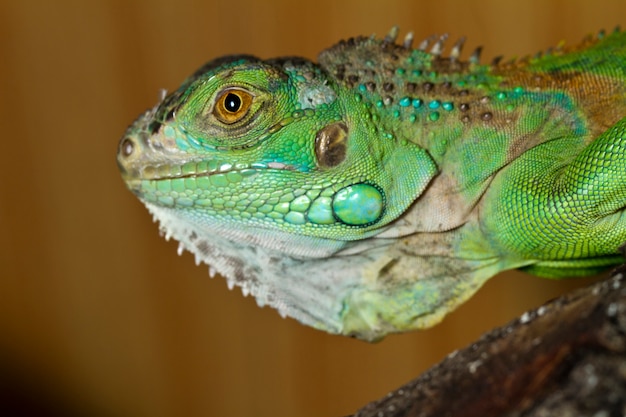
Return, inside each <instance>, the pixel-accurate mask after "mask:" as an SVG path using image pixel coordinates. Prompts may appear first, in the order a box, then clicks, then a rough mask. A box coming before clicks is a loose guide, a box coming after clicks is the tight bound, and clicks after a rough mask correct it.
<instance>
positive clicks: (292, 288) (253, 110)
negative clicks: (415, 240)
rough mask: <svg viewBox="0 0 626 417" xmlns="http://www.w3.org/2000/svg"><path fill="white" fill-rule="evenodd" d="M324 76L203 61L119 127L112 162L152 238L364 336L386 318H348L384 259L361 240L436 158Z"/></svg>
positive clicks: (283, 307) (397, 210)
mask: <svg viewBox="0 0 626 417" xmlns="http://www.w3.org/2000/svg"><path fill="white" fill-rule="evenodd" d="M336 81H337V80H336V77H332V76H330V75H329V74H327V73H326V72H325V71H324V69H323V68H322V67H320V66H318V65H315V64H313V63H312V62H310V61H307V60H304V59H299V58H288V59H278V60H270V61H261V60H259V59H256V58H254V57H250V56H234V57H227V58H222V59H218V60H215V61H213V62H210V63H208V64H207V65H205V66H204V67H202V68H201V69H200V70H198V71H197V72H196V73H195V74H193V75H192V76H191V77H190V78H189V79H187V80H186V81H185V82H184V83H183V84H182V86H181V87H180V88H179V89H178V90H177V91H175V92H173V93H172V94H170V95H168V96H166V97H163V99H162V100H161V102H160V103H159V104H158V105H157V106H156V107H155V108H153V109H152V110H150V111H148V112H146V113H145V114H143V115H142V116H141V117H139V119H138V120H137V121H135V123H134V124H132V125H131V126H130V127H129V128H128V130H127V131H126V133H125V135H124V137H123V138H122V140H121V141H120V146H119V151H118V165H119V167H120V170H121V171H122V175H123V178H124V180H125V181H126V183H127V185H128V187H129V188H130V189H131V190H132V191H133V192H134V193H135V194H136V195H137V196H138V197H139V198H140V199H141V200H142V201H143V202H144V203H145V204H146V206H147V207H148V209H149V210H150V211H151V212H152V213H153V215H154V216H155V218H156V219H157V220H159V222H160V223H161V229H162V230H163V231H164V233H165V234H166V236H168V237H169V236H173V237H174V238H176V239H177V240H179V241H180V242H181V248H183V249H187V250H189V251H191V252H193V253H195V255H196V259H197V260H198V261H203V262H206V263H207V264H209V265H211V268H212V269H211V270H212V271H217V272H219V273H220V274H221V275H223V276H225V277H226V278H227V279H228V283H229V286H232V285H234V284H236V285H239V286H241V287H242V290H243V292H244V294H247V293H248V292H251V293H252V294H254V295H255V296H256V298H257V301H258V302H259V304H261V305H263V304H266V303H268V304H271V305H272V306H274V307H276V308H277V309H278V310H279V312H281V314H283V315H290V316H293V317H295V318H297V319H298V320H300V321H302V322H304V323H307V324H309V325H313V326H315V327H317V328H321V329H324V330H327V331H330V332H342V333H350V334H355V335H358V336H360V337H364V338H368V339H371V338H377V337H380V335H381V334H384V333H386V332H388V331H397V330H398V325H394V326H395V327H393V328H392V329H384V330H383V329H381V328H379V324H378V323H377V322H378V321H380V320H381V319H380V317H379V316H380V315H379V314H378V313H375V311H376V309H377V308H380V307H376V306H374V307H373V310H372V311H369V312H367V311H365V313H363V311H361V312H359V313H358V316H359V317H358V318H357V319H356V321H355V319H351V320H352V322H351V324H349V325H348V324H346V315H347V314H348V311H349V310H350V303H349V302H348V301H347V300H348V298H349V297H351V294H352V293H353V291H355V290H360V289H363V288H364V287H367V286H369V288H368V290H371V291H377V290H376V288H375V287H376V285H378V284H376V279H377V274H378V272H376V271H377V270H379V269H384V268H386V267H387V268H388V266H386V265H387V264H388V263H390V262H391V263H394V262H395V261H394V260H393V259H390V258H388V257H387V258H385V257H381V256H379V255H377V254H376V251H380V250H381V249H380V248H381V247H384V246H385V245H387V246H388V245H389V242H387V241H386V240H385V239H372V237H373V236H376V235H377V234H379V233H381V232H382V231H384V230H385V229H386V228H388V227H389V225H391V224H393V222H394V221H395V220H396V219H398V218H399V217H400V216H401V215H402V214H403V213H404V212H405V211H406V210H407V208H408V207H409V206H410V205H411V204H412V202H413V201H414V200H415V199H416V198H417V197H418V196H419V195H420V193H421V192H422V191H423V190H424V188H425V187H426V186H427V184H428V183H429V181H430V180H431V179H432V178H433V176H434V175H435V171H436V167H435V164H434V162H433V161H432V159H431V158H430V156H429V155H428V154H427V152H426V151H425V150H423V149H422V148H420V147H419V146H417V145H415V143H413V142H411V141H409V140H406V139H404V138H401V137H396V136H394V135H393V134H390V133H389V132H386V131H384V129H381V128H380V124H379V123H377V120H376V118H377V116H376V114H375V112H373V111H372V109H371V106H372V105H371V103H369V102H364V101H363V100H362V97H361V95H360V94H359V93H358V91H357V92H355V91H354V90H352V89H349V90H348V89H345V87H342V86H341V85H340V83H338V82H336ZM374 240H375V241H376V242H374ZM355 253H359V255H354V254H355ZM339 254H341V255H344V256H339ZM350 254H351V255H353V256H347V255H350ZM359 257H360V258H359ZM372 265H374V266H373V267H372ZM367 268H370V269H372V270H371V271H369V270H368V271H369V272H368V271H366V269H367ZM359 308H362V307H359ZM429 309H432V307H431V306H429V305H425V307H424V310H425V311H429ZM352 314H353V315H354V308H353V309H352ZM419 314H421V313H419ZM361 316H363V317H365V316H368V317H369V318H368V319H363V317H361ZM363 321H365V322H367V323H364V322H363ZM414 325H415V324H414V323H412V324H403V325H402V326H405V327H412V326H414Z"/></svg>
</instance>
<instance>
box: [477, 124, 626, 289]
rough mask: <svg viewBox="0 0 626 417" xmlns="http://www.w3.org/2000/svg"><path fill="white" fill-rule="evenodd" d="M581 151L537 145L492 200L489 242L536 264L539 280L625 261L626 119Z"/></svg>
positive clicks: (499, 183)
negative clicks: (622, 251) (622, 248)
mask: <svg viewBox="0 0 626 417" xmlns="http://www.w3.org/2000/svg"><path fill="white" fill-rule="evenodd" d="M578 146H580V145H577V143H576V140H574V139H571V138H570V139H567V138H563V139H557V140H552V141H549V142H546V143H543V144H541V145H538V146H536V147H535V148H533V149H531V150H529V151H527V152H526V153H524V154H523V155H522V156H521V157H520V158H519V159H518V160H516V161H514V162H513V163H512V164H511V165H510V167H509V168H507V169H506V170H505V171H504V172H502V173H501V175H499V176H498V177H496V179H495V180H494V182H493V184H492V186H491V188H490V190H489V192H488V195H486V196H485V216H484V217H483V218H484V219H485V220H484V226H485V227H486V229H487V230H489V232H488V233H486V235H487V236H488V237H490V238H492V239H494V240H497V242H494V243H495V245H496V246H494V247H505V248H507V250H508V251H510V252H512V253H515V254H518V255H520V256H522V257H524V258H526V259H535V260H536V261H537V263H536V264H535V266H533V267H530V268H531V272H533V273H537V274H540V275H544V276H552V277H560V276H568V275H574V274H573V272H575V275H580V274H581V273H590V272H594V271H596V270H598V271H600V270H602V269H604V268H606V266H607V265H611V264H616V263H619V261H620V259H621V256H620V255H618V247H619V246H620V245H621V244H623V243H624V242H625V241H626V214H625V213H626V212H625V207H626V118H625V119H622V120H620V121H619V122H617V123H616V124H615V125H613V126H612V127H611V128H610V129H608V130H607V131H605V132H604V133H603V134H602V135H600V136H599V137H598V138H597V139H596V140H594V141H593V142H591V143H590V144H588V145H587V146H584V147H583V148H582V150H577V149H579V148H578ZM567 152H578V154H576V155H567ZM498 244H499V245H501V246H497V245H498ZM570 269H571V270H570Z"/></svg>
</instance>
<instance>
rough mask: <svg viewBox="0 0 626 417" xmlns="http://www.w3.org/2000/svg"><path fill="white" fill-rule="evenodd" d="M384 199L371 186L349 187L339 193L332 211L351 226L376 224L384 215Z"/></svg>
mask: <svg viewBox="0 0 626 417" xmlns="http://www.w3.org/2000/svg"><path fill="white" fill-rule="evenodd" d="M383 208H384V199H383V195H382V194H381V192H380V190H379V189H378V188H376V187H374V186H373V185H371V184H363V183H361V184H354V185H349V186H347V187H345V188H342V189H341V190H339V191H337V193H336V194H335V196H334V197H333V203H332V209H333V213H334V214H335V217H337V219H338V220H340V221H341V222H343V223H345V224H348V225H351V226H363V225H366V224H370V223H373V222H375V221H376V220H378V219H379V218H380V216H381V215H382V213H383Z"/></svg>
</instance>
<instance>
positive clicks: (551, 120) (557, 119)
mask: <svg viewBox="0 0 626 417" xmlns="http://www.w3.org/2000/svg"><path fill="white" fill-rule="evenodd" d="M396 34H397V33H396V32H395V31H392V32H391V33H390V35H389V36H388V37H387V38H385V39H383V40H379V39H375V38H358V39H351V40H348V41H345V42H341V43H339V44H338V45H336V46H335V47H333V48H331V49H329V50H326V51H324V52H322V54H321V55H320V57H319V64H314V63H312V62H310V61H307V60H304V59H299V58H281V59H274V60H269V61H262V60H259V59H257V58H254V57H250V56H234V57H226V58H222V59H218V60H215V61H212V62H210V63H208V64H207V65H205V66H204V67H203V68H201V69H200V70H198V71H197V72H196V73H195V74H194V75H192V76H191V77H190V78H189V79H188V80H186V81H185V83H184V84H183V85H182V86H181V87H180V88H179V89H178V90H177V91H175V92H174V93H172V94H170V95H169V96H167V97H165V98H164V99H163V100H162V101H161V102H160V103H159V104H158V105H157V106H156V107H155V108H154V109H152V110H151V111H149V112H147V113H145V114H144V115H142V116H141V117H140V118H139V119H138V120H137V121H136V122H135V123H134V124H133V125H132V126H131V127H130V128H129V129H128V131H127V132H126V135H125V137H124V138H123V139H122V141H121V142H120V150H119V155H118V163H119V165H120V168H121V170H122V174H123V177H124V179H125V181H126V182H127V185H128V187H129V188H130V189H131V190H132V191H133V192H134V193H135V194H137V195H138V196H139V198H140V199H141V200H142V201H143V202H144V203H145V204H146V206H147V207H148V209H149V210H150V211H151V212H152V213H153V215H154V216H155V218H156V219H158V220H159V221H160V223H161V228H162V230H164V232H165V234H166V235H168V236H170V235H171V236H173V237H174V238H175V239H177V240H179V241H180V242H181V248H184V249H187V250H189V251H191V252H193V253H195V254H196V257H197V259H198V260H199V261H203V262H206V263H208V264H209V265H211V267H212V268H214V270H216V271H217V272H219V273H220V274H222V275H223V276H225V277H226V278H227V280H228V283H229V286H232V285H238V286H241V287H242V290H243V292H244V294H247V293H248V292H250V293H252V294H253V295H254V296H255V297H256V298H257V301H258V302H259V304H260V305H264V304H270V305H272V306H274V307H275V308H277V309H278V310H279V312H281V314H283V315H289V316H292V317H295V318H296V319H298V320H300V321H301V322H303V323H306V324H309V325H312V326H314V327H317V328H320V329H323V330H326V331H329V332H333V333H343V334H348V335H354V336H357V337H360V338H364V339H368V340H372V339H377V338H380V337H382V336H384V335H385V334H387V333H390V332H399V331H405V330H408V329H413V328H422V327H427V326H430V325H433V324H434V323H436V322H438V321H439V320H440V319H441V318H442V316H443V315H444V314H445V313H447V312H449V311H450V310H452V309H454V308H455V307H456V306H457V305H458V304H460V303H461V302H463V301H464V300H466V299H467V298H468V297H470V296H471V295H472V294H473V293H474V292H475V291H476V290H477V289H478V288H479V287H480V286H481V285H482V284H483V283H484V282H485V281H486V280H487V279H488V278H490V277H491V276H493V275H495V274H496V273H498V272H499V271H502V270H506V269H512V268H525V269H527V270H528V271H530V272H534V273H537V274H539V275H543V276H547V277H565V276H572V275H580V274H581V273H585V274H586V273H594V272H598V271H600V270H602V269H604V268H606V267H607V266H608V265H613V264H616V263H618V262H620V260H621V257H620V255H619V254H618V247H619V246H620V244H622V243H623V242H625V241H626V218H624V207H625V206H626V119H624V117H625V116H626V88H625V87H626V73H625V71H626V35H625V34H622V33H614V34H611V35H609V36H599V37H598V38H597V39H588V40H586V41H585V42H583V44H582V45H579V46H578V47H576V48H572V49H569V50H561V49H559V50H557V51H555V52H552V53H550V54H547V55H545V56H543V57H535V58H532V59H525V60H521V61H519V62H513V63H508V64H493V65H480V64H479V63H478V62H477V59H476V56H473V58H471V59H470V60H469V61H468V62H462V61H460V60H459V59H458V56H459V53H460V45H461V44H460V43H457V45H455V46H454V47H453V48H452V51H451V53H450V56H448V57H442V56H441V49H442V45H443V42H442V41H438V42H436V43H435V44H434V46H433V47H432V50H431V52H430V53H428V52H425V51H424V50H423V49H424V47H422V48H418V49H411V47H410V43H411V42H410V41H411V39H410V37H407V40H406V41H405V44H404V45H397V44H396V43H395V37H396ZM422 46H424V45H422Z"/></svg>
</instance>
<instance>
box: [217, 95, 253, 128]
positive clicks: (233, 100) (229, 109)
mask: <svg viewBox="0 0 626 417" xmlns="http://www.w3.org/2000/svg"><path fill="white" fill-rule="evenodd" d="M253 98H254V97H253V96H252V94H250V93H249V92H247V91H245V90H239V89H235V88H229V89H226V90H224V91H223V92H222V93H221V94H220V95H219V97H218V98H217V100H216V101H215V106H214V107H213V115H214V116H215V117H216V118H217V120H219V121H220V122H222V123H225V124H227V125H230V124H233V123H236V122H238V121H240V120H241V119H243V118H244V117H245V115H246V114H248V110H250V106H252V99H253Z"/></svg>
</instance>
